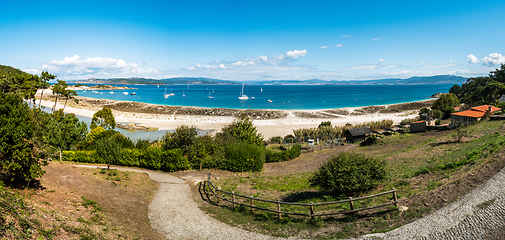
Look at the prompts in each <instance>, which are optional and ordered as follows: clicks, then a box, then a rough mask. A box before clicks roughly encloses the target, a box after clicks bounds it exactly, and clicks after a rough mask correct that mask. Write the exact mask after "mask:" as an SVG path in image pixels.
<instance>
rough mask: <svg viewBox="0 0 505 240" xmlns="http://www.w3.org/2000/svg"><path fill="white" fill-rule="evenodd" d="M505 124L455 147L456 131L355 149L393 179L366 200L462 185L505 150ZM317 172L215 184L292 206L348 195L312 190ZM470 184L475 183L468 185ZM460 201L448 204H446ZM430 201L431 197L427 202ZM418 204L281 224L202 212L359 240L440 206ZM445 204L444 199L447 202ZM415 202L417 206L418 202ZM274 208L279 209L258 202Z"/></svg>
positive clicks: (284, 230) (257, 225)
mask: <svg viewBox="0 0 505 240" xmlns="http://www.w3.org/2000/svg"><path fill="white" fill-rule="evenodd" d="M502 125H503V123H502V122H501V121H496V122H492V121H484V122H479V123H477V124H474V125H470V126H467V127H465V130H467V131H468V132H469V133H470V134H471V137H468V138H465V139H463V141H462V142H460V143H457V142H454V140H453V135H454V134H455V133H453V132H452V131H446V132H425V133H417V134H396V135H391V136H387V137H385V138H384V139H383V140H382V141H381V142H380V143H379V145H372V146H367V147H357V148H355V149H354V150H353V151H354V152H356V153H361V154H365V155H373V156H374V157H379V158H382V159H384V160H385V161H386V162H387V163H388V165H389V167H388V172H389V177H388V179H387V180H386V181H384V182H383V183H382V184H381V185H380V186H379V187H378V188H376V189H373V190H371V191H369V192H367V193H364V194H363V195H371V194H375V193H378V192H383V191H387V190H389V189H391V188H396V189H397V190H398V192H397V195H398V198H403V199H405V198H411V199H422V198H420V197H422V196H428V194H430V193H431V192H436V191H437V190H438V189H441V188H442V187H444V186H446V185H448V184H451V183H455V182H458V181H460V180H462V179H464V178H465V176H466V175H467V174H468V173H469V172H471V171H473V170H476V169H480V168H482V166H484V165H485V164H489V163H490V162H492V161H494V156H496V155H497V154H498V153H500V152H501V151H502V150H504V148H505V129H500V127H501V126H502ZM310 156H311V155H310V154H305V155H303V154H302V155H301V156H300V157H299V159H298V161H310V160H311V157H310ZM312 174H313V173H311V172H305V173H295V174H289V175H279V176H262V175H261V174H258V173H256V174H249V175H248V176H247V175H246V176H238V177H236V178H228V179H220V180H218V181H215V182H214V183H215V185H219V186H221V187H222V189H223V190H226V191H235V192H236V193H239V194H244V195H247V196H251V195H252V196H257V197H258V198H261V199H269V200H282V201H291V202H304V203H308V202H314V203H318V202H328V201H334V200H337V199H343V198H345V196H334V195H331V194H330V193H324V192H321V191H320V190H319V189H316V188H313V187H310V185H309V184H308V180H307V179H308V178H309V177H310V176H312ZM470 185H471V183H470ZM388 198H389V199H390V198H391V197H390V196H384V197H383V198H377V199H368V200H367V201H359V202H355V208H361V207H366V206H371V205H376V204H380V203H383V202H385V201H387V200H388ZM456 198H457V195H455V197H454V198H452V199H446V200H447V201H448V202H450V201H453V200H455V199H456ZM428 200H429V198H428ZM419 201H420V200H415V201H414V203H413V204H411V205H409V210H407V211H405V212H399V211H397V210H395V209H389V210H380V211H378V212H377V211H376V212H367V213H359V214H356V215H355V216H342V215H336V216H333V217H326V218H316V219H314V220H310V219H308V218H299V217H286V216H283V218H281V219H278V218H277V215H276V214H274V213H263V212H261V211H255V213H254V214H252V213H251V212H250V210H249V209H247V208H244V207H237V208H236V209H234V210H233V211H230V209H232V207H231V206H225V208H214V207H205V208H204V210H205V211H208V212H210V213H212V214H214V215H215V216H216V218H218V219H219V220H221V221H224V222H227V223H229V224H231V225H237V226H241V227H243V228H246V229H256V230H258V229H259V231H260V232H262V233H266V234H270V235H274V236H279V237H286V236H295V237H301V238H316V239H329V238H336V237H338V238H346V237H356V236H359V235H362V234H366V233H374V232H385V231H390V230H391V229H394V228H396V227H399V226H401V225H403V224H406V223H409V222H411V221H413V220H415V219H418V218H420V217H423V216H425V215H427V214H429V213H431V212H432V211H434V210H436V209H437V208H439V207H440V206H432V205H425V204H423V203H422V200H421V201H420V202H419ZM444 201H445V200H444ZM416 202H417V203H416ZM490 203H491V202H485V203H482V204H481V205H479V207H486V206H487V205H489V204H490ZM255 205H256V206H261V207H265V208H270V209H276V205H273V204H268V203H256V202H255ZM349 208H350V207H349V206H348V204H347V205H345V204H342V205H334V206H331V207H318V208H317V209H316V212H318V211H337V210H344V209H349ZM282 210H283V211H296V212H300V213H308V212H309V210H308V208H307V207H305V208H302V209H300V208H299V207H296V206H287V207H285V206H283V207H282Z"/></svg>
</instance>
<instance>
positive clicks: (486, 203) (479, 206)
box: [477, 198, 496, 209]
mask: <svg viewBox="0 0 505 240" xmlns="http://www.w3.org/2000/svg"><path fill="white" fill-rule="evenodd" d="M495 200H496V198H493V199H491V200H487V201H485V202H483V203H481V204H479V205H477V207H478V208H479V209H484V208H487V207H488V206H489V205H490V204H492V203H494V201H495Z"/></svg>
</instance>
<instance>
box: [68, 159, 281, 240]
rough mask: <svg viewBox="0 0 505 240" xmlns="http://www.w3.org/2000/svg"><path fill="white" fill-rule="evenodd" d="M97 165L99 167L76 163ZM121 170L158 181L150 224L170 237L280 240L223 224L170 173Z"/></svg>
mask: <svg viewBox="0 0 505 240" xmlns="http://www.w3.org/2000/svg"><path fill="white" fill-rule="evenodd" d="M76 166H77V167H88V168H96V166H87V165H76ZM115 169H118V170H121V171H135V172H146V173H148V174H149V177H150V178H151V179H152V180H153V181H155V182H157V183H158V184H159V188H158V191H157V192H156V193H155V195H154V197H153V200H152V201H151V203H150V204H149V214H148V215H149V221H150V222H151V226H152V227H153V228H154V229H156V230H157V231H158V232H160V233H161V234H162V235H163V236H165V237H166V238H167V239H279V238H275V237H272V236H266V235H262V234H259V233H254V232H248V231H245V230H242V229H239V228H235V227H232V226H229V225H227V224H224V223H222V222H220V221H218V220H216V219H214V218H212V217H210V216H208V215H207V214H205V213H204V212H203V211H202V210H200V208H198V206H197V204H196V203H195V201H193V198H192V193H191V189H190V187H189V185H188V184H187V183H186V182H185V181H184V180H182V179H180V178H177V177H174V176H172V175H170V174H168V173H164V172H157V171H150V170H141V169H132V168H123V167H115Z"/></svg>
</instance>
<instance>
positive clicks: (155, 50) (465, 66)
mask: <svg viewBox="0 0 505 240" xmlns="http://www.w3.org/2000/svg"><path fill="white" fill-rule="evenodd" d="M0 8H1V14H0V64H2V65H8V66H12V67H15V68H19V69H22V70H25V71H28V72H30V73H33V74H40V72H41V71H49V72H50V73H52V74H55V75H57V76H58V78H59V79H64V80H71V79H87V78H113V77H146V78H156V79H161V78H170V77H208V78H218V79H227V80H272V79H286V80H287V79H293V80H297V79H299V80H306V79H322V80H365V79H381V78H408V77H411V76H433V75H441V74H451V75H459V76H464V77H473V76H482V75H487V74H488V73H489V72H490V71H492V70H494V69H495V68H498V67H499V66H500V64H501V63H505V56H503V55H502V54H504V55H505V49H504V48H505V47H504V46H505V44H504V43H505V31H503V29H505V27H504V25H505V24H504V23H505V14H503V11H504V10H505V1H493V0H487V1H461V0H460V1H251V2H245V1H142V2H141V1H7V2H2V4H1V7H0Z"/></svg>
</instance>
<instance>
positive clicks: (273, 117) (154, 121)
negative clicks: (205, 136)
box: [36, 90, 434, 139]
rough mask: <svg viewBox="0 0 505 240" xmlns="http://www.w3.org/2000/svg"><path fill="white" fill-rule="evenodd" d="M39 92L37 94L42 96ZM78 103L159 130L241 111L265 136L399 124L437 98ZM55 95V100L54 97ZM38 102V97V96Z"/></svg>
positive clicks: (213, 126)
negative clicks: (292, 106) (327, 126)
mask: <svg viewBox="0 0 505 240" xmlns="http://www.w3.org/2000/svg"><path fill="white" fill-rule="evenodd" d="M39 96H40V94H37V97H39ZM43 97H44V99H43V100H42V104H41V105H42V106H45V107H48V108H52V107H53V106H54V96H52V95H51V93H50V90H45V91H44V95H43ZM77 98H78V99H79V104H76V103H75V102H74V101H73V100H69V101H68V103H67V106H66V107H65V112H66V113H74V114H76V115H79V116H84V117H89V118H92V117H93V114H94V113H95V112H96V111H98V110H99V109H101V108H102V107H103V106H107V107H109V108H111V109H112V112H113V114H114V116H115V118H116V122H130V123H139V124H141V125H144V126H151V127H157V128H159V130H173V129H175V128H177V127H178V126H180V125H183V124H184V125H188V126H195V127H196V128H198V129H201V130H216V131H219V130H221V128H222V127H223V126H225V125H227V124H230V123H232V122H234V121H235V120H236V119H237V118H238V116H239V115H244V114H245V115H247V116H249V117H250V118H251V119H253V123H254V125H255V126H256V128H257V130H258V132H259V133H261V134H263V136H264V138H265V139H268V138H270V137H273V136H286V135H288V134H293V131H292V130H293V129H300V128H310V127H317V126H318V125H319V124H320V123H321V122H323V121H330V122H331V123H332V125H335V126H341V125H345V124H346V123H351V124H357V123H363V122H370V121H379V120H384V119H390V120H393V122H394V123H395V124H398V123H399V122H400V121H401V120H403V119H405V118H412V117H415V116H416V115H417V114H418V112H419V111H418V110H419V109H420V108H422V107H426V106H431V104H432V102H433V101H434V100H427V101H421V102H414V103H404V104H394V105H381V106H372V107H355V108H339V109H328V110H254V111H252V110H233V109H211V108H196V107H173V106H162V105H153V104H145V103H136V102H124V101H115V100H102V99H93V98H85V97H77ZM51 99H53V100H51ZM36 103H37V106H38V104H39V100H38V99H37V102H36ZM63 103H64V101H62V102H60V101H58V104H57V109H60V108H63V106H64V105H63Z"/></svg>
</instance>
